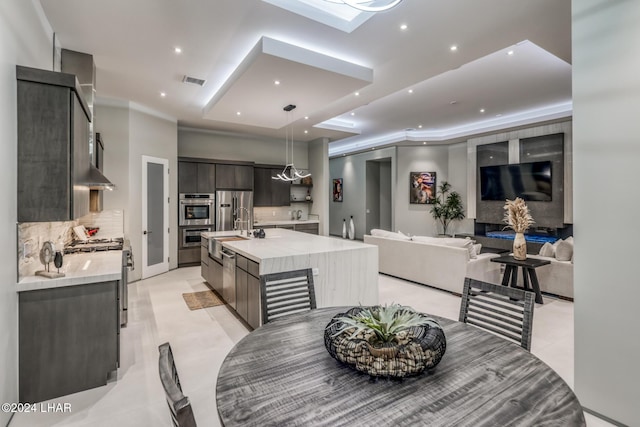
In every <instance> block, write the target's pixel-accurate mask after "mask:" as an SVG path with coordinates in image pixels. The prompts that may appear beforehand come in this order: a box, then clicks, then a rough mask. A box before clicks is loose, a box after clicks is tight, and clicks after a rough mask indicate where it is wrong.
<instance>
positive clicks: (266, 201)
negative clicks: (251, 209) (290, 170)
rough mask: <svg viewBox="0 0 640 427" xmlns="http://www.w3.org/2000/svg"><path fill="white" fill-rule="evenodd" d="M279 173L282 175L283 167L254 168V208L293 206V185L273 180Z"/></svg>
mask: <svg viewBox="0 0 640 427" xmlns="http://www.w3.org/2000/svg"><path fill="white" fill-rule="evenodd" d="M279 173H282V167H280V168H277V167H273V168H266V167H255V168H254V176H253V178H254V180H253V205H254V206H289V205H290V204H291V201H290V197H291V196H290V193H291V183H289V182H287V181H281V180H278V179H273V177H275V176H277V175H278V174H279Z"/></svg>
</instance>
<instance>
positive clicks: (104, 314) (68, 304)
mask: <svg viewBox="0 0 640 427" xmlns="http://www.w3.org/2000/svg"><path fill="white" fill-rule="evenodd" d="M18 301H19V303H18V304H19V305H18V320H19V323H18V329H19V345H18V347H19V367H18V375H19V392H18V400H19V401H20V402H31V403H34V402H42V401H44V400H49V399H53V398H55V397H60V396H65V395H68V394H71V393H76V392H78V391H82V390H87V389H90V388H94V387H98V386H102V385H105V384H106V383H107V377H108V375H109V373H110V372H112V371H114V370H116V369H117V367H118V339H119V338H118V337H119V335H118V328H119V327H120V319H119V307H118V281H108V282H100V283H90V284H83V285H76V286H65V287H59V288H50V289H42V290H34V291H26V292H20V294H19V296H18Z"/></svg>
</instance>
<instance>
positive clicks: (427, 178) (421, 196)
mask: <svg viewBox="0 0 640 427" xmlns="http://www.w3.org/2000/svg"><path fill="white" fill-rule="evenodd" d="M435 197H436V173H435V172H410V173H409V203H411V204H419V205H426V204H430V203H433V202H434V200H435Z"/></svg>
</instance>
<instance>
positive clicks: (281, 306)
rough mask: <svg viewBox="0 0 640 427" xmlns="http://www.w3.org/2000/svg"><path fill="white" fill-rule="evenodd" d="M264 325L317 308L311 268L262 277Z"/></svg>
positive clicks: (261, 292) (261, 290) (261, 291)
mask: <svg viewBox="0 0 640 427" xmlns="http://www.w3.org/2000/svg"><path fill="white" fill-rule="evenodd" d="M260 294H261V304H262V324H263V325H264V324H266V323H269V322H270V321H272V320H274V319H277V318H280V317H282V316H286V315H289V314H293V313H300V312H303V311H307V310H311V309H314V308H316V294H315V290H314V287H313V271H312V269H310V268H306V269H303V270H294V271H283V272H281V273H271V274H264V275H262V276H260Z"/></svg>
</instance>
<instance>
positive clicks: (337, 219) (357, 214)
mask: <svg viewBox="0 0 640 427" xmlns="http://www.w3.org/2000/svg"><path fill="white" fill-rule="evenodd" d="M386 158H390V159H391V164H392V166H391V168H392V176H394V174H395V165H396V148H395V147H391V148H384V149H381V150H375V151H367V152H364V153H360V154H354V155H351V156H346V157H335V158H333V159H331V160H330V161H329V182H333V181H332V180H333V179H335V178H342V183H343V185H342V189H343V194H342V200H343V201H342V202H334V201H333V200H331V201H330V202H329V234H332V235H336V236H340V235H342V220H343V219H346V220H347V224H348V222H349V217H350V216H352V215H353V221H354V223H355V229H356V235H355V237H356V238H357V239H362V236H363V235H364V234H365V233H368V230H365V225H366V222H365V216H366V206H365V203H366V179H367V170H366V169H367V168H366V164H367V161H368V160H376V159H386ZM407 179H408V178H407ZM330 188H332V187H330ZM408 192H409V190H407V193H408ZM329 197H331V196H329ZM407 197H408V196H407ZM392 199H393V200H395V195H394V194H392ZM392 203H394V201H392ZM392 215H393V214H392Z"/></svg>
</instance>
